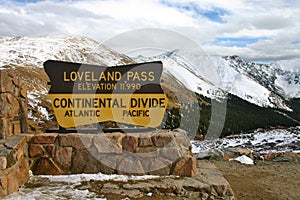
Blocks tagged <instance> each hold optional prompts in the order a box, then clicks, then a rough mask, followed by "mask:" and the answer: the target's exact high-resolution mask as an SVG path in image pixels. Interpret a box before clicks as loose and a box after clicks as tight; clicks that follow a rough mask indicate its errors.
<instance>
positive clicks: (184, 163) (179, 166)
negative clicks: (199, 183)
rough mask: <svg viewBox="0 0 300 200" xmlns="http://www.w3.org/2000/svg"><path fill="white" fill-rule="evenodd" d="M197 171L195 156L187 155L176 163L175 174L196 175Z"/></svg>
mask: <svg viewBox="0 0 300 200" xmlns="http://www.w3.org/2000/svg"><path fill="white" fill-rule="evenodd" d="M195 173H196V159H195V158H194V157H185V158H182V159H181V160H179V162H177V163H176V165H175V168H174V170H173V175H176V176H189V177H194V176H195Z"/></svg>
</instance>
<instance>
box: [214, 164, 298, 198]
mask: <svg viewBox="0 0 300 200" xmlns="http://www.w3.org/2000/svg"><path fill="white" fill-rule="evenodd" d="M214 163H215V164H216V166H217V168H218V169H219V170H220V171H222V173H223V175H224V177H225V178H226V179H227V180H228V182H229V183H230V185H231V187H232V189H233V191H234V194H235V197H236V199H237V200H283V199H284V200H286V199H289V200H290V199H292V200H298V199H300V164H299V163H292V162H280V163H279V162H271V161H265V162H263V161H259V162H258V163H257V164H256V165H242V164H239V163H237V162H232V161H231V162H229V161H214Z"/></svg>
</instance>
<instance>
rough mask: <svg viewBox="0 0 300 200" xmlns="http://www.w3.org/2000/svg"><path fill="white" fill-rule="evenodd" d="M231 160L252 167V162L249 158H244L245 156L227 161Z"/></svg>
mask: <svg viewBox="0 0 300 200" xmlns="http://www.w3.org/2000/svg"><path fill="white" fill-rule="evenodd" d="M233 160H235V161H238V162H240V163H241V164H246V165H254V161H253V160H252V159H251V158H249V157H248V156H245V155H242V156H239V157H236V158H231V159H229V161H233Z"/></svg>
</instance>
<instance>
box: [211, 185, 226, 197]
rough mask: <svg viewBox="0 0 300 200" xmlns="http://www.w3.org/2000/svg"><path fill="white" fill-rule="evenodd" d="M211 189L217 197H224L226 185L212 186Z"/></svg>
mask: <svg viewBox="0 0 300 200" xmlns="http://www.w3.org/2000/svg"><path fill="white" fill-rule="evenodd" d="M213 188H214V189H215V191H216V192H217V194H218V196H221V197H223V196H225V194H226V191H227V185H213Z"/></svg>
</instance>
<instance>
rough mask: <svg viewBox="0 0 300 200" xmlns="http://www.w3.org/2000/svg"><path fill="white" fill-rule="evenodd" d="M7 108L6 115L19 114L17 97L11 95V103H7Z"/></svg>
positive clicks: (11, 116)
mask: <svg viewBox="0 0 300 200" xmlns="http://www.w3.org/2000/svg"><path fill="white" fill-rule="evenodd" d="M8 108H9V111H8V117H10V118H13V117H15V116H18V115H19V111H20V105H19V101H18V100H17V98H15V97H13V99H12V103H11V104H10V105H8Z"/></svg>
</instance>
